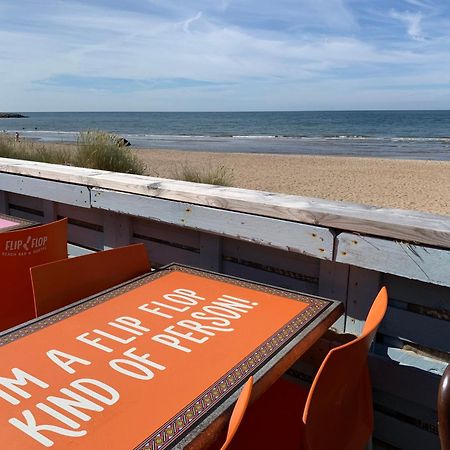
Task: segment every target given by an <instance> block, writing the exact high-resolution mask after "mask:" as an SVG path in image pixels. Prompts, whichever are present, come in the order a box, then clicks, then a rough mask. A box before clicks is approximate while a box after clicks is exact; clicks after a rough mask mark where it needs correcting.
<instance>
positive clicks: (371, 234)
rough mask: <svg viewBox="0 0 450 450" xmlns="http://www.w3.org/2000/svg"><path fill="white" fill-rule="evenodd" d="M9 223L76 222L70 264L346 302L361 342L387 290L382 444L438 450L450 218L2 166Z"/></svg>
mask: <svg viewBox="0 0 450 450" xmlns="http://www.w3.org/2000/svg"><path fill="white" fill-rule="evenodd" d="M0 212H6V213H11V214H13V215H17V216H19V217H24V218H29V219H32V220H37V221H41V222H47V221H51V220H54V219H56V218H58V217H68V218H69V240H70V242H71V244H72V245H71V252H73V253H79V252H85V251H95V250H100V249H104V248H111V247H116V246H120V245H125V244H128V243H132V242H144V243H145V244H146V245H147V247H148V250H149V254H150V258H151V261H152V265H153V266H155V267H157V266H160V265H163V264H167V263H169V262H172V261H176V262H180V263H184V264H188V265H191V266H195V267H201V268H207V269H212V270H215V271H219V272H223V273H226V274H230V275H237V276H239V277H243V278H248V279H251V280H255V281H262V282H265V283H268V284H273V285H277V286H282V287H287V288H291V289H295V290H299V291H303V292H307V293H310V294H316V295H322V296H326V297H331V298H334V299H338V300H341V301H342V302H344V304H345V307H346V315H345V317H343V318H341V319H340V320H339V321H338V322H337V323H336V324H335V325H334V328H335V329H336V330H338V331H339V332H349V333H355V334H357V333H359V331H360V330H361V326H362V323H363V320H364V318H365V316H366V313H367V311H368V308H369V306H370V303H371V301H372V300H373V298H374V297H375V294H376V293H377V291H378V290H379V288H380V287H381V286H382V285H386V286H387V288H388V292H389V309H388V313H387V315H386V318H385V320H384V321H383V323H382V325H381V327H380V331H379V333H378V335H377V341H376V344H375V345H374V348H373V352H372V354H371V357H370V365H371V373H372V380H373V386H374V402H375V417H376V428H375V433H374V437H375V440H376V441H375V444H376V445H375V446H377V445H379V446H381V445H383V446H384V447H383V448H389V446H392V448H401V449H405V450H406V449H407V450H416V449H417V450H423V449H438V448H439V440H438V437H437V426H436V424H437V416H436V401H437V389H438V384H439V379H440V374H441V373H442V372H443V370H444V368H445V367H446V364H447V361H448V359H449V352H450V323H449V322H450V217H443V216H435V215H431V214H422V213H413V212H410V211H402V210H392V209H381V208H374V207H368V206H362V205H355V204H350V203H341V202H331V201H323V200H318V199H310V198H303V197H297V196H289V195H281V194H273V193H268V192H258V191H249V190H244V189H236V188H224V187H216V186H207V185H199V184H193V183H187V182H182V181H174V180H165V179H159V178H152V177H144V176H136V175H126V174H117V173H111V172H104V171H99V170H91V169H82V168H74V167H65V166H55V165H49V164H43V163H34V162H26V161H18V160H10V159H1V158H0ZM326 345H327V343H326V342H325V341H322V342H321V343H320V344H319V345H318V347H317V351H320V347H324V346H325V347H326ZM308 370H309V368H308V367H307V366H306V365H305V363H303V362H302V363H299V364H298V365H297V366H296V367H295V368H294V370H293V371H292V372H293V373H294V374H295V373H299V372H302V373H305V372H307V371H308ZM386 446H388V447H386Z"/></svg>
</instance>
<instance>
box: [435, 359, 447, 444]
mask: <svg viewBox="0 0 450 450" xmlns="http://www.w3.org/2000/svg"><path fill="white" fill-rule="evenodd" d="M438 420H439V424H438V425H439V438H440V440H441V449H442V450H450V364H449V365H447V368H446V369H445V371H444V373H443V375H442V378H441V382H440V383H439V392H438Z"/></svg>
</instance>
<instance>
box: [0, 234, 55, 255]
mask: <svg viewBox="0 0 450 450" xmlns="http://www.w3.org/2000/svg"><path fill="white" fill-rule="evenodd" d="M47 241H48V236H39V237H32V236H31V235H28V236H27V237H26V239H24V240H22V239H14V240H10V241H5V248H4V253H7V254H8V255H10V256H14V255H17V254H30V253H39V252H41V251H42V250H45V248H46V247H47Z"/></svg>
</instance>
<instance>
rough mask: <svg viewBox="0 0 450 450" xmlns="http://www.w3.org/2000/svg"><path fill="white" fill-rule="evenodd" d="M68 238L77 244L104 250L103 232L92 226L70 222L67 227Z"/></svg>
mask: <svg viewBox="0 0 450 450" xmlns="http://www.w3.org/2000/svg"><path fill="white" fill-rule="evenodd" d="M67 234H68V239H69V241H70V242H72V243H73V244H75V245H79V246H80V247H87V248H90V249H95V250H103V248H104V244H103V241H104V239H103V232H101V231H97V230H92V229H91V228H86V227H82V226H79V225H74V224H71V223H70V222H69V225H68V228H67Z"/></svg>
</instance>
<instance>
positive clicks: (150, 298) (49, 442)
mask: <svg viewBox="0 0 450 450" xmlns="http://www.w3.org/2000/svg"><path fill="white" fill-rule="evenodd" d="M341 312H342V306H341V304H340V303H337V302H333V301H330V300H326V299H321V298H318V297H311V296H306V295H300V294H296V293H293V292H291V291H286V290H282V289H276V288H273V287H269V286H264V285H260V284H256V283H250V282H247V281H243V280H239V279H236V278H231V277H226V276H221V275H217V274H213V273H209V272H204V271H200V270H194V269H191V268H187V267H183V266H177V265H172V266H168V267H167V268H165V269H163V270H160V271H156V272H153V273H151V274H149V275H146V276H144V277H141V278H140V279H139V280H136V281H133V282H131V283H128V284H125V285H123V286H122V287H119V288H115V289H112V290H110V291H108V292H107V293H104V294H102V295H99V296H96V297H94V298H91V299H87V300H85V301H82V302H78V303H77V304H76V305H75V306H72V307H68V308H65V309H64V310H60V311H59V312H57V313H52V314H49V315H47V316H44V317H43V318H40V319H36V320H34V321H32V322H29V323H28V324H25V325H22V326H20V327H17V328H15V329H12V330H9V331H6V332H4V333H3V334H0V345H1V347H0V405H1V407H0V436H1V437H2V445H3V446H5V448H8V449H27V450H30V449H42V448H46V447H49V446H52V447H53V448H55V449H86V448H88V449H97V448H98V449H103V448H108V449H109V450H112V449H118V450H119V449H120V450H123V449H136V450H137V449H166V448H174V447H176V448H178V447H179V446H180V448H182V445H181V443H180V442H182V443H183V445H184V443H185V442H186V439H188V440H190V439H193V438H194V437H196V435H198V433H199V432H200V431H201V430H202V429H203V428H205V426H206V425H205V423H206V422H208V420H211V417H213V416H214V415H217V414H220V413H221V412H223V410H224V404H225V403H226V401H229V399H230V398H232V399H235V398H236V397H237V395H238V390H239V387H240V386H241V385H242V384H243V383H244V382H245V381H246V380H247V378H248V377H249V376H250V375H254V376H255V380H256V381H257V380H258V379H259V378H261V377H262V376H264V374H266V373H267V372H268V371H269V370H270V368H271V367H273V365H275V364H276V363H277V362H278V361H280V359H281V358H283V356H284V355H285V354H286V353H287V352H288V351H289V350H290V349H291V348H293V346H295V345H298V343H299V342H301V340H302V339H303V338H304V337H305V336H306V335H308V333H310V332H311V330H313V329H314V328H315V327H317V326H319V325H321V326H322V327H323V328H324V330H323V331H325V329H326V328H328V326H329V325H331V323H332V322H333V321H334V320H335V319H336V318H337V317H338V316H339V314H340V313H341ZM202 424H203V425H202ZM186 436H188V437H186Z"/></svg>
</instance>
